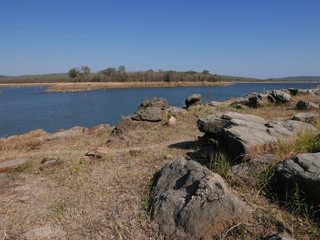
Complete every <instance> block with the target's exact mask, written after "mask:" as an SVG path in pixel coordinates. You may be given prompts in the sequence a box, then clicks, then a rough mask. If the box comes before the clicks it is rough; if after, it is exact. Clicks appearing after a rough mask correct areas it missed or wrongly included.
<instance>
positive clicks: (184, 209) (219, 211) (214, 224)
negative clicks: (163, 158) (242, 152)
mask: <svg viewBox="0 0 320 240" xmlns="http://www.w3.org/2000/svg"><path fill="white" fill-rule="evenodd" d="M150 210H151V216H152V219H153V220H154V221H155V222H156V223H158V225H159V228H160V232H161V233H162V235H163V236H164V238H165V239H176V240H179V239H190V240H193V239H211V237H212V234H219V233H221V232H222V231H224V230H226V229H227V228H228V227H230V226H233V225H235V224H237V223H239V222H247V221H248V220H250V219H251V209H250V208H249V207H248V205H247V204H246V203H244V202H243V201H242V200H241V199H240V198H239V197H237V196H236V195H235V194H234V193H232V192H231V191H230V190H229V189H228V187H227V185H226V183H225V182H224V180H223V179H222V178H221V177H220V176H219V175H218V174H215V173H213V172H211V171H210V170H208V169H207V168H205V167H203V166H201V165H200V164H198V163H196V162H194V161H192V160H190V161H187V160H185V159H178V160H176V161H174V162H173V163H170V164H168V165H166V166H165V167H164V168H163V169H162V170H161V171H160V172H159V173H157V174H156V176H155V180H154V183H153V186H152V189H151V205H150Z"/></svg>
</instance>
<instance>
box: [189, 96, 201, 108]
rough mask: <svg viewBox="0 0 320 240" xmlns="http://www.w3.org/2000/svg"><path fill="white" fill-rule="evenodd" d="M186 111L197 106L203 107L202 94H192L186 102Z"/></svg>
mask: <svg viewBox="0 0 320 240" xmlns="http://www.w3.org/2000/svg"><path fill="white" fill-rule="evenodd" d="M185 104H186V109H189V108H190V107H195V106H202V102H201V95H200V94H192V95H191V96H189V97H188V98H187V99H186V100H185Z"/></svg>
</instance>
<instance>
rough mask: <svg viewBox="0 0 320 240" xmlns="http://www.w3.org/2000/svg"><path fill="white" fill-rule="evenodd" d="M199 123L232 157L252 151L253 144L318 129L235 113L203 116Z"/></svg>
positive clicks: (202, 130)
mask: <svg viewBox="0 0 320 240" xmlns="http://www.w3.org/2000/svg"><path fill="white" fill-rule="evenodd" d="M197 126H198V128H199V130H200V131H201V132H204V133H205V135H206V136H207V138H214V139H216V140H217V141H218V143H219V146H220V147H223V148H224V149H225V150H226V151H227V153H229V155H230V156H231V157H233V158H238V157H241V156H243V155H245V154H248V153H250V151H251V149H252V148H253V147H256V146H258V145H262V144H265V143H268V142H274V141H276V140H277V139H278V138H283V137H288V136H292V135H293V134H294V133H296V132H298V131H301V130H303V129H308V130H311V131H316V129H315V128H314V127H313V126H312V125H310V124H307V123H303V122H299V121H293V120H287V121H284V122H272V123H268V122H266V121H265V120H264V119H263V118H260V117H257V116H254V115H248V114H240V113H233V112H230V113H224V114H212V115H210V116H207V117H203V118H200V119H199V120H198V122H197Z"/></svg>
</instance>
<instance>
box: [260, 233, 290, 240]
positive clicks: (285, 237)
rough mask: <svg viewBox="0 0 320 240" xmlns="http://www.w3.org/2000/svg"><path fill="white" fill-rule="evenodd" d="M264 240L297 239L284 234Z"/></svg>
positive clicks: (264, 239)
mask: <svg viewBox="0 0 320 240" xmlns="http://www.w3.org/2000/svg"><path fill="white" fill-rule="evenodd" d="M263 240H296V239H295V238H292V237H289V236H287V235H284V234H275V235H272V236H268V237H265V238H263Z"/></svg>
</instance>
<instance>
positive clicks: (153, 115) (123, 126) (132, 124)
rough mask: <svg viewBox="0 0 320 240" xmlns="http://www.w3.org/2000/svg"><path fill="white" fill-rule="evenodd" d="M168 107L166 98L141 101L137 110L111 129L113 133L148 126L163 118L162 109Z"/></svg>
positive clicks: (121, 132) (122, 132)
mask: <svg viewBox="0 0 320 240" xmlns="http://www.w3.org/2000/svg"><path fill="white" fill-rule="evenodd" d="M167 108H168V103H167V100H165V99H163V98H152V99H150V100H146V101H144V102H142V103H141V104H140V106H139V108H138V110H137V111H136V112H135V113H134V114H132V115H131V116H128V117H125V118H123V119H122V120H121V121H120V122H119V123H118V124H117V125H116V126H115V128H114V129H113V133H115V134H124V133H127V132H130V131H133V130H136V129H137V128H139V127H140V128H150V127H152V126H154V125H155V123H159V122H161V121H162V120H163V118H164V111H165V110H166V109H167Z"/></svg>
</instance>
